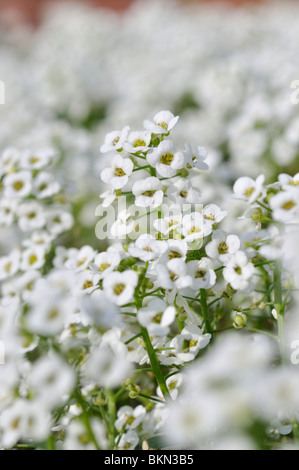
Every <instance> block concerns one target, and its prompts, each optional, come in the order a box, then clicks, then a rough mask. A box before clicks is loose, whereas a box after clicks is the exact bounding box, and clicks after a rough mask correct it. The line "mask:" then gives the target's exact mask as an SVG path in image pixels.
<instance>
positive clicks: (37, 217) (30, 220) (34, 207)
mask: <svg viewBox="0 0 299 470" xmlns="http://www.w3.org/2000/svg"><path fill="white" fill-rule="evenodd" d="M17 215H18V217H19V220H18V224H19V227H20V229H21V230H22V231H23V232H30V231H31V230H36V229H40V228H42V227H44V226H45V225H46V218H45V213H44V208H43V207H42V206H41V205H40V204H39V203H38V202H36V201H28V202H24V203H23V204H20V206H19V207H18V211H17Z"/></svg>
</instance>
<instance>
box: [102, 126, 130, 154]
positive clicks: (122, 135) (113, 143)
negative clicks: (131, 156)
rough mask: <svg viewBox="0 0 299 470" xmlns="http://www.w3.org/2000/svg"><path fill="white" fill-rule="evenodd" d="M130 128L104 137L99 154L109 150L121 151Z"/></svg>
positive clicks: (127, 127) (126, 127)
mask: <svg viewBox="0 0 299 470" xmlns="http://www.w3.org/2000/svg"><path fill="white" fill-rule="evenodd" d="M129 130H130V127H129V126H125V127H124V128H123V130H122V131H112V132H109V133H108V134H107V135H106V137H105V143H104V144H103V145H102V147H101V152H102V153H106V152H109V151H110V150H121V149H122V147H123V144H124V142H125V141H126V139H127V136H128V133H129Z"/></svg>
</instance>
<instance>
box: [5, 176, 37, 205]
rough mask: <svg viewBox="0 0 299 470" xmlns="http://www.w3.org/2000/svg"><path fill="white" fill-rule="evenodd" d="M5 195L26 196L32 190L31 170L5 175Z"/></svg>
mask: <svg viewBox="0 0 299 470" xmlns="http://www.w3.org/2000/svg"><path fill="white" fill-rule="evenodd" d="M3 186H4V197H6V198H19V199H22V198H25V197H27V196H29V194H30V193H31V191H32V175H31V172H30V171H19V172H18V173H12V174H9V175H7V176H5V178H4V180H3Z"/></svg>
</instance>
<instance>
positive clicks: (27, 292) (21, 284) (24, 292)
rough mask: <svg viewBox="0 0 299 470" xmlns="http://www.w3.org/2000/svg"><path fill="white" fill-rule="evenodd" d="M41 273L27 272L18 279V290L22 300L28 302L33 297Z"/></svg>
mask: <svg viewBox="0 0 299 470" xmlns="http://www.w3.org/2000/svg"><path fill="white" fill-rule="evenodd" d="M40 277H41V273H40V272H39V271H34V270H32V271H27V272H26V273H24V274H22V275H21V276H20V277H18V279H17V281H16V284H17V289H18V291H19V292H20V294H21V296H22V299H23V300H24V301H28V300H29V299H30V297H31V296H32V291H33V290H34V287H35V283H36V281H37V280H38V279H40Z"/></svg>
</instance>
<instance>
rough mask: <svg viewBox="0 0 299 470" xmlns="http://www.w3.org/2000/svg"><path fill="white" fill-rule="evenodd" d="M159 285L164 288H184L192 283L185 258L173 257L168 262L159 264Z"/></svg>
mask: <svg viewBox="0 0 299 470" xmlns="http://www.w3.org/2000/svg"><path fill="white" fill-rule="evenodd" d="M155 270H156V275H157V281H158V285H160V286H161V287H163V288H164V289H179V290H180V289H184V288H185V287H188V286H190V285H191V283H192V278H191V276H190V275H189V274H188V270H187V265H186V263H185V262H184V260H183V259H179V258H173V259H170V260H169V261H168V262H167V263H166V264H160V263H159V264H157V265H156V267H155Z"/></svg>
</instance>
